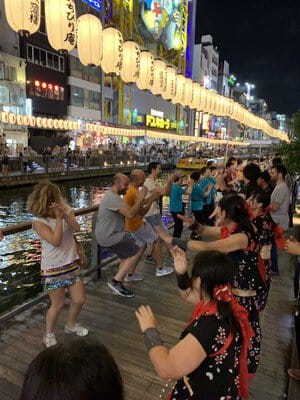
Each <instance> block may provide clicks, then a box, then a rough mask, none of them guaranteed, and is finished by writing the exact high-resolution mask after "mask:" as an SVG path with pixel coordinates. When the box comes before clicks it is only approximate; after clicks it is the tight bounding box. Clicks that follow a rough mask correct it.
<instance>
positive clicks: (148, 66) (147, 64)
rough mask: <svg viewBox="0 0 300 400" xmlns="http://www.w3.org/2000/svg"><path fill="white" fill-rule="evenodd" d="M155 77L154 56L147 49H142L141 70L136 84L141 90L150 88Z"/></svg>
mask: <svg viewBox="0 0 300 400" xmlns="http://www.w3.org/2000/svg"><path fill="white" fill-rule="evenodd" d="M153 79H154V57H153V55H152V54H151V53H150V52H149V51H146V50H143V51H141V58H140V72H139V77H138V79H137V81H136V86H137V87H138V88H139V89H140V90H149V89H150V88H151V86H152V85H153Z"/></svg>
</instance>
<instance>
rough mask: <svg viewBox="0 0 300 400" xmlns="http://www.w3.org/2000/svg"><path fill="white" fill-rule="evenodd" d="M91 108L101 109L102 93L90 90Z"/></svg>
mask: <svg viewBox="0 0 300 400" xmlns="http://www.w3.org/2000/svg"><path fill="white" fill-rule="evenodd" d="M90 108H91V109H92V110H100V93H97V92H92V91H90Z"/></svg>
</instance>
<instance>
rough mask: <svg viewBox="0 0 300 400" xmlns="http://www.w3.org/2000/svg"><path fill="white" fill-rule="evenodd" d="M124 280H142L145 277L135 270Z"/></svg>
mask: <svg viewBox="0 0 300 400" xmlns="http://www.w3.org/2000/svg"><path fill="white" fill-rule="evenodd" d="M124 280H125V282H142V281H143V280H144V277H143V275H141V274H140V273H139V272H134V273H133V274H132V275H128V274H127V275H126V276H125V279H124Z"/></svg>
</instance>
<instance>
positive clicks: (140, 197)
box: [137, 186, 148, 200]
mask: <svg viewBox="0 0 300 400" xmlns="http://www.w3.org/2000/svg"><path fill="white" fill-rule="evenodd" d="M147 192H148V189H147V188H146V187H145V186H142V187H141V188H140V191H139V192H138V194H137V198H138V200H144V198H145V196H146V194H147Z"/></svg>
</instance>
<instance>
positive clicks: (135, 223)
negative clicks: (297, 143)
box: [124, 169, 174, 281]
mask: <svg viewBox="0 0 300 400" xmlns="http://www.w3.org/2000/svg"><path fill="white" fill-rule="evenodd" d="M129 179H130V185H129V188H128V190H127V192H126V195H125V196H124V201H125V203H126V204H128V205H129V207H133V206H134V205H135V204H136V202H137V201H138V194H139V188H141V187H142V186H143V185H144V182H145V173H144V171H142V170H140V169H135V170H133V171H131V174H130V177H129ZM160 196H161V190H160V189H159V190H155V189H154V191H153V192H152V194H151V195H150V197H148V198H147V199H146V200H145V201H144V207H143V209H142V210H141V211H140V213H139V214H137V215H135V216H134V217H133V218H126V222H125V230H126V232H130V233H131V234H132V235H133V237H134V238H135V241H136V242H137V243H138V245H140V246H144V248H145V249H146V246H147V244H150V245H153V247H152V254H153V258H154V259H155V261H156V273H155V275H156V276H165V275H169V274H171V273H172V272H173V271H174V270H173V268H172V267H168V266H166V265H165V264H163V261H162V257H161V251H160V244H159V238H158V235H157V233H156V232H155V230H154V229H153V228H152V226H151V225H150V224H149V223H148V222H145V221H144V220H143V216H144V215H145V214H146V213H147V212H148V211H149V209H150V207H152V204H153V202H156V200H157V199H158V198H159V197H160ZM142 279H143V278H142V277H141V275H140V274H139V273H138V272H136V271H134V270H130V271H129V272H128V275H127V276H126V278H125V280H126V281H140V280H142Z"/></svg>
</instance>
